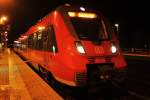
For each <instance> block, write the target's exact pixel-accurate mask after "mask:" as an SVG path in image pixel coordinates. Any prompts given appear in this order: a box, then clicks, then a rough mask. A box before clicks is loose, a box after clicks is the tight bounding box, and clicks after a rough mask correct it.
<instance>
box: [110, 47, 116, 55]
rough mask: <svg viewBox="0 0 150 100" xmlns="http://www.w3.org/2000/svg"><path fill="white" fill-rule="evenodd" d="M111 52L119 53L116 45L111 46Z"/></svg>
mask: <svg viewBox="0 0 150 100" xmlns="http://www.w3.org/2000/svg"><path fill="white" fill-rule="evenodd" d="M111 52H112V53H113V54H115V53H116V52H117V47H116V46H115V45H112V46H111Z"/></svg>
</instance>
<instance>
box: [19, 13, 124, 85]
mask: <svg viewBox="0 0 150 100" xmlns="http://www.w3.org/2000/svg"><path fill="white" fill-rule="evenodd" d="M55 13H56V12H52V13H50V14H49V15H48V16H47V17H45V18H43V19H42V21H39V22H38V23H37V24H36V25H35V26H32V27H31V28H30V29H29V30H28V31H27V32H26V33H25V34H24V35H27V36H29V35H30V34H32V33H33V32H35V31H37V27H38V26H47V25H53V26H54V30H55V35H56V41H57V46H58V50H59V52H58V53H56V54H55V55H54V54H53V53H51V52H42V51H39V50H33V49H29V48H28V49H27V51H25V52H21V53H22V55H24V56H25V57H26V58H28V59H30V60H32V61H34V62H36V63H39V64H41V65H42V66H43V67H44V68H45V69H47V70H48V71H50V72H51V73H52V75H54V76H56V77H58V78H60V79H63V80H67V81H71V82H75V73H76V72H85V73H86V71H87V70H86V64H88V63H89V62H88V58H89V57H92V58H94V59H95V62H94V63H97V64H98V63H107V62H106V60H105V58H104V57H106V56H111V62H113V63H114V64H115V67H116V68H125V66H126V62H125V60H124V58H123V56H122V54H121V52H120V50H119V45H118V44H119V43H118V41H117V39H116V37H115V35H114V34H113V41H114V42H115V44H116V45H117V48H118V53H117V54H116V55H112V53H111V51H110V46H111V41H103V42H102V43H101V44H100V45H94V44H93V43H92V42H90V41H81V43H82V45H83V46H84V49H85V51H86V54H85V55H81V54H79V53H78V52H77V50H76V48H75V41H76V39H75V38H74V37H73V35H71V33H69V31H68V29H67V26H66V24H65V23H64V19H63V18H62V16H61V14H60V13H59V12H57V14H56V15H55ZM66 84H67V83H66Z"/></svg>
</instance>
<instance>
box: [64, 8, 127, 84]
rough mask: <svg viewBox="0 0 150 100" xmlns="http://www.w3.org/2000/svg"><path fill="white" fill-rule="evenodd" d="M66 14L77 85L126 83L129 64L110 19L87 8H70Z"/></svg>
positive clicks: (70, 54) (71, 58)
mask: <svg viewBox="0 0 150 100" xmlns="http://www.w3.org/2000/svg"><path fill="white" fill-rule="evenodd" d="M65 14H66V15H65V16H66V18H65V20H66V23H65V24H66V26H67V28H68V33H69V34H71V37H70V38H67V37H66V41H67V42H66V48H69V49H66V55H67V56H68V59H66V61H68V62H69V64H70V66H72V71H73V77H72V81H74V82H75V84H76V86H85V85H96V84H101V83H104V82H107V81H116V82H121V81H123V80H124V78H125V69H126V62H125V60H124V57H123V55H122V53H121V50H120V48H119V41H118V40H117V38H116V36H115V34H114V31H113V29H112V26H111V25H110V23H109V22H108V21H107V19H106V18H105V17H104V16H102V14H98V13H97V12H95V11H92V10H88V9H86V8H83V7H78V8H73V9H71V8H69V7H68V8H67V10H66V11H65ZM72 37H73V39H72ZM68 41H69V42H68Z"/></svg>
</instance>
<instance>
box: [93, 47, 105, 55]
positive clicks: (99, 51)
mask: <svg viewBox="0 0 150 100" xmlns="http://www.w3.org/2000/svg"><path fill="white" fill-rule="evenodd" d="M94 50H95V53H97V54H104V49H103V47H95V48H94Z"/></svg>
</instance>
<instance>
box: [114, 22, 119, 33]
mask: <svg viewBox="0 0 150 100" xmlns="http://www.w3.org/2000/svg"><path fill="white" fill-rule="evenodd" d="M115 27H116V29H117V35H118V36H119V24H115Z"/></svg>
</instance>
